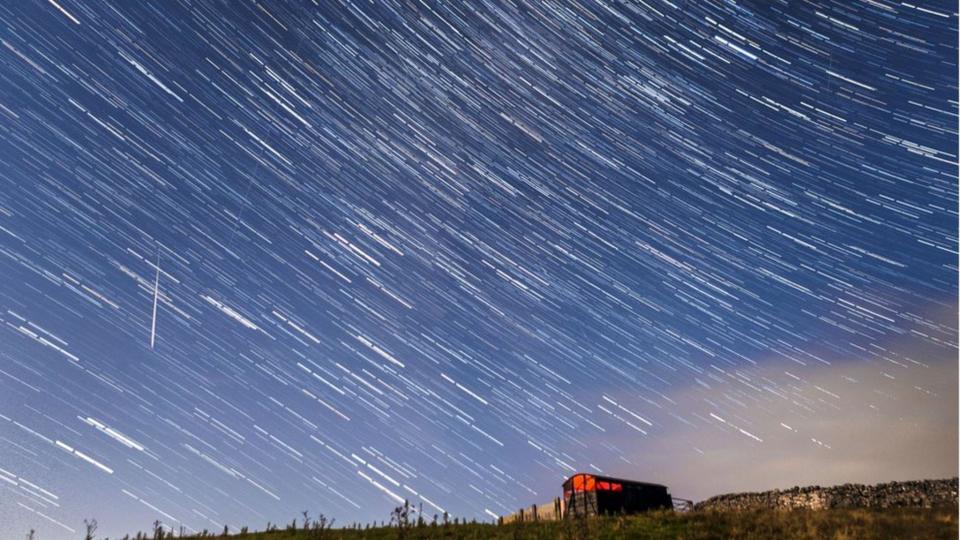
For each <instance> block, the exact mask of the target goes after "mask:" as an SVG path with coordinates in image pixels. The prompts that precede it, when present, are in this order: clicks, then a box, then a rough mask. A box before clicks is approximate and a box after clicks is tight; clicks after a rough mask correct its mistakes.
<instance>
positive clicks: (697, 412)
mask: <svg viewBox="0 0 960 540" xmlns="http://www.w3.org/2000/svg"><path fill="white" fill-rule="evenodd" d="M952 316H953V317H955V316H956V312H955V311H953V313H952ZM950 324H951V325H954V324H955V323H953V322H951V323H950ZM954 328H955V326H954ZM865 358H866V359H865ZM829 361H830V362H831V363H830V365H824V364H820V363H817V364H816V365H810V364H808V365H806V366H801V365H799V364H796V363H794V362H790V361H772V362H759V363H758V366H757V367H753V368H750V369H737V370H734V369H724V370H719V369H715V370H714V373H713V374H712V375H714V376H713V377H711V378H709V379H706V378H704V379H702V381H705V382H707V384H708V385H709V388H706V387H705V386H703V385H700V384H692V385H689V386H688V387H686V388H683V389H681V390H678V391H677V392H675V393H673V394H671V395H670V398H671V399H672V400H673V401H675V402H676V403H677V407H676V408H675V410H677V411H681V412H680V413H679V414H678V415H679V416H680V417H681V418H682V419H683V421H680V420H673V419H671V421H661V422H659V423H658V425H657V427H658V428H659V429H652V430H651V433H650V436H648V437H637V436H634V435H627V434H626V433H623V434H622V435H616V436H614V438H613V439H612V440H611V441H610V442H612V443H613V444H615V445H616V446H617V447H618V448H619V449H620V450H621V451H622V452H623V456H622V457H623V460H621V461H620V462H619V463H617V462H614V463H607V464H605V465H606V466H605V467H603V468H604V472H605V473H607V474H610V475H613V476H624V477H628V478H637V479H643V480H649V481H657V482H661V483H664V484H666V485H668V486H669V487H670V489H671V492H672V493H673V494H674V495H675V496H678V497H684V498H691V499H694V500H701V499H704V498H707V497H709V496H712V495H716V494H720V493H728V492H737V491H762V490H768V489H774V488H788V487H792V486H794V485H834V484H842V483H846V482H855V483H877V482H884V481H892V480H914V479H921V478H943V477H952V476H957V469H958V465H957V456H958V444H957V431H958V430H957V426H958V414H957V411H958V396H957V389H958V384H957V380H958V361H957V349H956V347H955V346H944V347H938V346H932V345H931V344H930V343H929V342H928V341H925V340H919V339H913V338H910V337H909V336H908V337H901V338H899V339H898V340H894V341H893V342H892V343H887V344H885V346H884V347H879V346H877V347H876V348H875V350H874V351H870V352H869V353H865V354H864V355H863V357H862V358H831V359H829ZM618 399H623V400H624V401H626V402H629V400H630V396H629V395H625V394H622V395H619V396H618Z"/></svg>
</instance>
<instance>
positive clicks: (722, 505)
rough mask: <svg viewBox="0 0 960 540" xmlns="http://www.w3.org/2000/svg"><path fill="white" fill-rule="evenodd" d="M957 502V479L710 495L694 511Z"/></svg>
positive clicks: (926, 505)
mask: <svg viewBox="0 0 960 540" xmlns="http://www.w3.org/2000/svg"><path fill="white" fill-rule="evenodd" d="M956 504H957V479H956V478H952V479H944V480H915V481H910V482H889V483H886V484H877V485H873V486H866V485H863V484H844V485H842V486H833V487H820V486H810V487H803V488H801V487H794V488H791V489H786V490H773V491H764V492H762V493H730V494H726V495H717V496H716V497H710V498H709V499H707V500H705V501H701V502H698V503H697V504H695V505H694V509H695V510H753V509H759V508H781V509H794V508H808V509H813V510H819V509H823V508H894V507H922V508H932V507H940V506H951V505H956Z"/></svg>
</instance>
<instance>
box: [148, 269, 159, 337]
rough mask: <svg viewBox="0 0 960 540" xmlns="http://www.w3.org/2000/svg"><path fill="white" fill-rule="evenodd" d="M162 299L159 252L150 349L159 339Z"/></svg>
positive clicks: (154, 284)
mask: <svg viewBox="0 0 960 540" xmlns="http://www.w3.org/2000/svg"><path fill="white" fill-rule="evenodd" d="M159 297H160V252H159V251H158V252H157V275H156V277H154V279H153V317H152V318H151V321H150V348H151V349H153V346H154V343H155V342H156V339H157V300H158V299H159Z"/></svg>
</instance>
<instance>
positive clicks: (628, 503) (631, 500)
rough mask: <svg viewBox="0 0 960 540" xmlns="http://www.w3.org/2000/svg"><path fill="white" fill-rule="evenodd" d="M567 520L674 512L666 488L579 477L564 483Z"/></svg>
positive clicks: (602, 478)
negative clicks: (665, 510) (574, 517)
mask: <svg viewBox="0 0 960 540" xmlns="http://www.w3.org/2000/svg"><path fill="white" fill-rule="evenodd" d="M563 500H564V503H565V504H564V507H565V512H564V514H565V516H564V517H573V516H595V515H602V514H636V513H638V512H645V511H647V510H656V509H673V498H672V497H671V496H670V492H668V491H667V486H662V485H660V484H649V483H646V482H636V481H633V480H624V479H622V478H610V477H608V476H597V475H594V474H585V473H577V474H575V475H573V476H571V477H570V478H568V479H567V481H566V482H564V483H563Z"/></svg>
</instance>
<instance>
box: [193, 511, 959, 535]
mask: <svg viewBox="0 0 960 540" xmlns="http://www.w3.org/2000/svg"><path fill="white" fill-rule="evenodd" d="M957 532H958V531H957V508H956V507H955V506H954V507H952V508H937V509H922V508H895V509H887V510H881V509H871V510H863V509H857V510H849V509H831V510H792V511H782V510H757V511H749V512H734V511H729V512H707V511H695V512H689V513H684V514H679V513H673V512H651V513H648V514H643V515H635V516H626V517H598V518H591V519H588V520H578V521H565V522H541V523H517V524H511V525H504V526H496V525H488V524H464V525H453V524H450V525H436V526H431V525H426V526H422V527H416V526H411V527H409V528H397V527H378V528H370V529H360V530H354V529H332V530H326V531H304V530H296V531H290V530H279V531H272V532H259V533H247V534H243V535H236V536H231V537H230V538H243V539H244V540H361V539H363V540H394V539H396V540H418V539H423V540H432V539H437V540H439V539H444V540H446V539H450V540H455V539H456V540H460V539H463V540H470V539H477V540H494V539H496V540H534V539H536V540H548V539H554V538H560V539H569V540H587V539H598V540H599V539H607V538H609V539H615V538H683V539H715V538H757V539H760V538H763V539H766V538H833V539H888V538H897V539H901V538H924V539H926V538H950V539H954V538H957ZM194 538H201V537H199V536H198V537H194ZM207 538H210V537H207Z"/></svg>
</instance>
